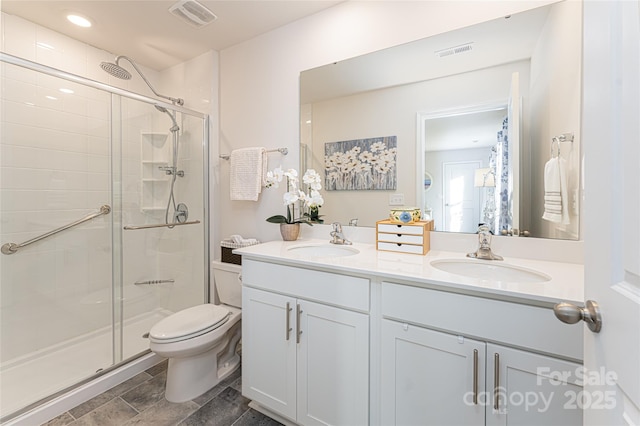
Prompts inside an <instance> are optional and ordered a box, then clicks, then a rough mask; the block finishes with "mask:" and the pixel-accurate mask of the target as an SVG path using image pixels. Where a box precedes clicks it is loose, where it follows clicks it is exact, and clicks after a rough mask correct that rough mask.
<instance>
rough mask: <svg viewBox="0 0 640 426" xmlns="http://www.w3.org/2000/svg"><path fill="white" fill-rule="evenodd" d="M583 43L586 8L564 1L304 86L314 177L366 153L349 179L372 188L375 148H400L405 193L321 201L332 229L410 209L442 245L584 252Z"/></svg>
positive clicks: (327, 193)
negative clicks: (562, 243)
mask: <svg viewBox="0 0 640 426" xmlns="http://www.w3.org/2000/svg"><path fill="white" fill-rule="evenodd" d="M581 40H582V7H581V4H580V2H572V1H559V2H556V3H553V4H550V5H547V6H543V7H539V8H535V9H531V10H528V11H526V12H522V13H518V14H514V15H511V16H508V17H503V18H500V19H496V20H492V21H489V22H485V23H481V24H478V25H474V26H470V27H466V28H462V29H458V30H455V31H451V32H447V33H443V34H439V35H436V36H433V37H429V38H426V39H423V40H418V41H415V42H412V43H408V44H404V45H400V46H396V47H393V48H389V49H385V50H382V51H379V52H374V53H370V54H367V55H364V56H360V57H357V58H352V59H349V60H346V61H342V62H337V63H333V64H329V65H326V66H323V67H319V68H314V69H311V70H307V71H304V72H302V73H301V76H300V83H301V86H300V96H301V99H300V119H301V124H300V129H301V150H300V152H301V169H302V170H304V169H307V168H314V169H316V170H317V171H318V172H319V173H321V174H322V173H324V172H325V164H326V163H328V162H327V161H325V157H326V156H327V155H328V153H329V152H331V153H334V152H335V149H336V146H338V147H339V146H341V145H340V144H336V142H347V143H346V144H345V145H344V146H354V141H358V143H360V145H359V146H363V147H364V148H358V150H359V151H358V152H352V153H351V155H346V154H347V153H345V157H344V161H343V162H342V164H341V166H342V170H341V173H343V175H342V176H345V177H347V176H350V177H352V178H353V179H354V181H357V180H358V179H359V180H360V181H363V182H364V181H367V180H366V179H364V174H363V173H369V175H371V174H372V170H373V168H374V167H375V166H376V165H375V164H374V163H372V160H371V158H372V157H374V158H375V157H376V155H375V154H376V152H369V151H366V149H367V148H366V147H368V146H369V145H366V142H367V141H371V143H372V144H371V146H372V147H373V148H375V149H379V146H378V147H377V145H376V144H375V143H376V141H380V140H393V141H394V142H395V144H396V146H395V147H393V148H392V147H388V148H389V149H388V152H391V153H392V154H393V156H392V157H387V161H390V162H391V164H392V165H393V166H394V167H392V168H391V171H392V172H393V173H395V180H393V179H388V178H387V180H386V181H387V182H393V185H395V187H394V188H395V189H389V187H388V186H387V187H383V188H372V187H368V188H364V187H360V188H355V189H350V190H323V196H324V199H325V203H324V205H323V206H322V208H321V209H320V214H321V215H323V218H324V219H325V222H333V221H338V222H341V223H343V224H346V223H349V221H350V220H351V219H354V218H357V219H358V225H359V226H375V222H376V221H377V220H381V219H385V218H386V217H387V216H388V213H389V209H390V208H391V206H390V203H398V202H402V204H403V205H405V206H411V207H413V206H416V207H420V208H421V209H422V210H423V212H424V217H425V218H432V219H433V220H434V221H435V228H436V230H438V231H446V232H476V230H477V227H478V224H479V223H487V224H489V225H490V227H491V229H492V231H493V232H494V233H495V234H503V235H504V234H505V233H506V234H514V233H515V234H516V235H517V234H520V235H522V234H523V231H527V232H526V234H527V235H528V236H532V237H541V238H561V239H578V238H579V237H580V234H579V229H580V228H579V225H580V204H581V203H580V199H581V195H582V188H581V181H580V163H581V161H580V155H581V152H580V109H581V69H580V66H581V58H582V56H581V52H582V42H581ZM363 141H364V142H363ZM363 143H364V145H362V144H363ZM329 147H331V148H329ZM376 147H377V148H376ZM373 148H372V149H373ZM389 158H390V159H389ZM333 165H334V166H335V164H333ZM545 170H546V172H545ZM359 173H360V174H362V175H360V174H359ZM545 173H546V175H547V176H546V178H545ZM367 179H369V180H371V179H370V177H367ZM427 181H428V182H427ZM545 196H546V198H545ZM545 200H546V201H545Z"/></svg>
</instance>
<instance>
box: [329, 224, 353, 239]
mask: <svg viewBox="0 0 640 426" xmlns="http://www.w3.org/2000/svg"><path fill="white" fill-rule="evenodd" d="M331 226H333V231H331V232H330V234H329V235H331V240H329V242H330V243H331V244H340V245H351V241H349V240H347V239H346V238H345V236H344V234H343V233H342V225H340V223H339V222H333V223H332V224H331Z"/></svg>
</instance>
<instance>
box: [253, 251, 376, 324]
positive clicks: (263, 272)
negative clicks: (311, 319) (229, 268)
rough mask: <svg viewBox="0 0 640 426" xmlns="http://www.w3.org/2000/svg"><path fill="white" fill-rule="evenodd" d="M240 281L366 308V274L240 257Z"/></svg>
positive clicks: (367, 281) (354, 307) (271, 289)
mask: <svg viewBox="0 0 640 426" xmlns="http://www.w3.org/2000/svg"><path fill="white" fill-rule="evenodd" d="M242 285H243V286H249V287H254V288H260V289H263V290H268V291H274V292H277V293H281V294H287V295H290V296H294V297H301V298H304V299H306V300H311V301H317V302H322V303H326V304H330V305H334V306H339V307H343V308H347V309H351V310H355V311H360V312H367V313H368V312H369V280H368V279H366V278H359V277H350V276H347V275H340V274H334V273H331V272H322V271H315V270H310V269H304V268H296V267H293V266H286V265H277V264H274V263H267V262H260V261H256V260H248V259H247V260H244V259H243V261H242Z"/></svg>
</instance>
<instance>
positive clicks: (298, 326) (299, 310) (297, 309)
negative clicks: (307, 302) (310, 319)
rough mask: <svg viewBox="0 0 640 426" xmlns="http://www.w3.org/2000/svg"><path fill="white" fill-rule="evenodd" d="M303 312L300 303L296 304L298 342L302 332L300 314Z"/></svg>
mask: <svg viewBox="0 0 640 426" xmlns="http://www.w3.org/2000/svg"><path fill="white" fill-rule="evenodd" d="M301 314H302V309H300V304H299V303H297V304H296V343H300V335H301V334H302V330H300V316H301Z"/></svg>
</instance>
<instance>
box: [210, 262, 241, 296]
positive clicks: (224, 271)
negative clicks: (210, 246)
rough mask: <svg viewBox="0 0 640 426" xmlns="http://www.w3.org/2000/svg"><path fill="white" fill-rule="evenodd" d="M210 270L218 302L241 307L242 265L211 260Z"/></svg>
mask: <svg viewBox="0 0 640 426" xmlns="http://www.w3.org/2000/svg"><path fill="white" fill-rule="evenodd" d="M211 270H212V271H213V282H214V285H215V289H216V291H217V292H218V298H219V299H220V303H223V304H225V305H230V306H235V307H236V308H240V307H242V281H240V272H241V271H242V266H240V265H235V264H233V263H225V262H220V261H217V260H214V261H213V262H211Z"/></svg>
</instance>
